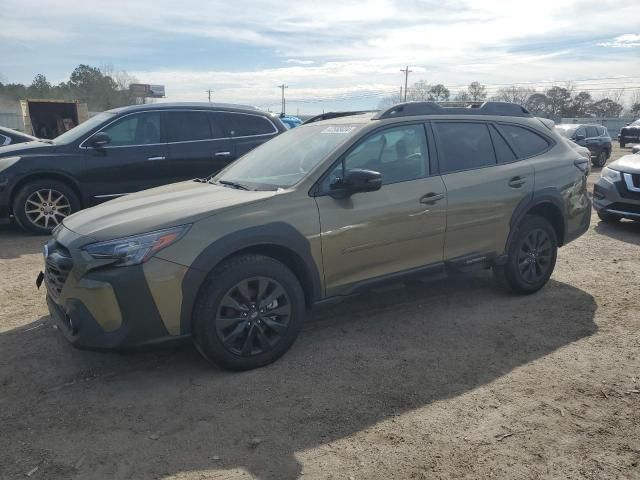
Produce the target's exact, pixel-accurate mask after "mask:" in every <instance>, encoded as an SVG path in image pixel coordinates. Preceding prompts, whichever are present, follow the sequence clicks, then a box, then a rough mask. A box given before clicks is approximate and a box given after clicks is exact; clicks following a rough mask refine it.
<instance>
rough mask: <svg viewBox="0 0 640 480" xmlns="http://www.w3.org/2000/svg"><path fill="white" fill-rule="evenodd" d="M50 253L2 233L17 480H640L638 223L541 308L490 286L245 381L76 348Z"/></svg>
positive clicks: (334, 326)
mask: <svg viewBox="0 0 640 480" xmlns="http://www.w3.org/2000/svg"><path fill="white" fill-rule="evenodd" d="M625 150H626V151H628V149H625ZM625 153H626V152H625ZM619 155H620V152H619V151H618V150H616V151H615V152H614V157H613V158H617V156H619ZM598 173H599V172H598V171H595V172H594V173H593V174H592V177H594V178H595V177H596V176H597V175H598ZM43 243H44V239H43V238H42V237H31V236H26V235H24V234H22V233H20V232H19V231H18V230H17V229H16V228H15V227H11V226H1V227H0V267H1V270H0V271H1V272H2V278H1V279H0V478H11V479H13V478H42V479H63V478H64V479H67V478H82V479H93V478H111V479H129V478H132V479H146V478H165V479H169V478H171V479H203V478H207V479H209V478H214V479H222V478H224V479H227V478H230V479H236V478H242V479H247V478H260V479H274V480H280V479H290V478H296V477H298V476H302V475H304V477H305V478H326V479H345V480H346V479H350V478H353V479H378V478H379V479H389V478H398V479H434V478H443V479H448V478H489V477H491V478H509V479H520V478H523V479H524V478H548V479H557V478H589V479H602V478H621V479H622V478H624V479H626V478H640V314H639V308H638V307H639V306H640V302H639V301H638V292H639V291H640V274H639V273H638V272H639V271H640V254H639V253H640V223H632V222H623V223H621V224H620V225H618V226H609V225H605V224H602V223H600V222H599V221H598V218H597V217H596V216H595V215H594V219H593V223H592V225H591V229H590V230H589V232H588V233H587V234H586V235H584V236H583V237H581V238H580V239H578V240H577V241H575V242H574V243H571V244H570V245H568V246H567V247H565V248H562V249H561V250H560V254H559V257H558V265H557V267H556V271H555V273H554V275H553V277H552V280H551V281H550V283H549V284H548V286H547V287H546V288H545V289H543V290H542V291H541V292H539V293H538V294H536V295H533V296H529V297H517V296H512V295H507V294H505V293H502V292H501V291H500V290H498V289H497V288H496V287H495V285H494V283H493V280H492V277H491V275H490V274H489V273H487V272H479V273H477V274H474V275H471V276H460V277H456V278H449V279H446V280H443V281H437V282H430V283H423V282H415V283H411V284H408V285H401V286H392V287H389V288H385V289H382V290H378V291H375V292H371V293H367V294H363V295H361V296H359V297H356V298H352V299H350V300H347V301H345V302H343V303H341V304H338V305H333V306H331V307H325V308H323V309H318V310H316V311H315V312H314V314H313V318H312V319H311V320H310V321H309V322H308V324H307V325H306V327H305V329H304V331H303V333H302V335H301V336H300V338H299V339H298V341H297V342H296V344H295V345H294V347H293V348H292V350H291V351H290V352H289V353H288V354H287V355H286V356H285V357H283V358H282V359H281V360H280V361H278V362H276V363H275V364H274V365H271V366H269V367H267V368H263V369H261V370H257V371H251V372H245V373H229V372H225V371H221V370H218V369H215V368H213V367H211V366H210V365H208V364H207V363H205V362H204V361H203V360H202V359H201V358H200V356H199V355H198V354H197V352H196V351H195V350H194V349H193V348H192V347H191V346H190V345H189V344H188V343H186V344H182V345H174V346H171V347H167V348H163V349H160V350H157V349H156V350H150V351H149V350H148V351H144V352H135V353H127V354H116V353H95V352H84V351H80V350H76V349H74V348H72V347H71V346H70V345H69V344H67V342H66V341H65V340H64V338H63V337H62V335H61V334H60V332H58V331H57V330H56V329H54V327H53V325H52V323H51V321H50V320H49V318H48V317H47V311H46V307H45V301H44V294H43V292H42V291H37V290H36V289H35V286H34V281H35V277H36V274H37V272H38V271H39V270H40V268H41V264H42V256H41V247H42V244H43ZM25 475H26V477H25Z"/></svg>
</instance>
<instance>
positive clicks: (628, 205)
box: [593, 154, 640, 222]
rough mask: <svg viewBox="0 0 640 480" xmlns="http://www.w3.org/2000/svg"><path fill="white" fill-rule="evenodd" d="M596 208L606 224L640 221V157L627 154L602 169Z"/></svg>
mask: <svg viewBox="0 0 640 480" xmlns="http://www.w3.org/2000/svg"><path fill="white" fill-rule="evenodd" d="M593 205H594V207H595V209H596V211H597V212H598V216H599V217H600V219H601V220H602V221H604V222H618V221H619V220H620V219H622V218H628V219H631V220H636V221H640V155H633V154H632V155H625V156H624V157H621V158H619V159H618V160H616V161H615V162H613V163H610V164H609V165H607V166H606V167H604V168H603V169H602V172H601V174H600V178H599V179H598V181H597V182H596V184H595V185H594V187H593Z"/></svg>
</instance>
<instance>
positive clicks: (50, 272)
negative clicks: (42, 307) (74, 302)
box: [44, 240, 73, 298]
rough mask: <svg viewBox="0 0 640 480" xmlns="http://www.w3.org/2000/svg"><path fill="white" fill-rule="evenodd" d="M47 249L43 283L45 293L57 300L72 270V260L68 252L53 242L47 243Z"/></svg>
mask: <svg viewBox="0 0 640 480" xmlns="http://www.w3.org/2000/svg"><path fill="white" fill-rule="evenodd" d="M47 249H48V252H49V254H48V256H47V258H46V260H45V270H44V281H45V285H46V286H47V292H49V294H50V295H51V296H52V297H54V298H58V297H59V296H60V293H62V288H63V287H64V284H65V282H66V281H67V277H68V276H69V272H70V271H71V269H72V268H73V259H72V258H71V254H70V253H69V250H67V249H66V248H64V247H63V246H62V245H60V244H59V243H58V242H56V241H55V240H51V241H50V242H49V243H47Z"/></svg>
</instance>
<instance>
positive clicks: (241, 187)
mask: <svg viewBox="0 0 640 480" xmlns="http://www.w3.org/2000/svg"><path fill="white" fill-rule="evenodd" d="M217 183H219V184H220V185H226V186H229V187H232V188H237V189H238V190H251V189H250V188H249V187H247V186H246V185H243V184H241V183H238V182H231V181H229V180H218V182H217Z"/></svg>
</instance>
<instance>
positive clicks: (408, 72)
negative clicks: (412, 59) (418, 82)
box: [400, 65, 413, 102]
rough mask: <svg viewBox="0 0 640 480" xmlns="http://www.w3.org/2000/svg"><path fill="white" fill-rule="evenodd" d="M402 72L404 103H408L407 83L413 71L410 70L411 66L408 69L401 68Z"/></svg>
mask: <svg viewBox="0 0 640 480" xmlns="http://www.w3.org/2000/svg"><path fill="white" fill-rule="evenodd" d="M400 71H401V72H403V73H404V101H405V102H406V101H407V83H408V82H409V74H410V73H411V72H413V70H409V65H407V66H406V68H401V69H400Z"/></svg>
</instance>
